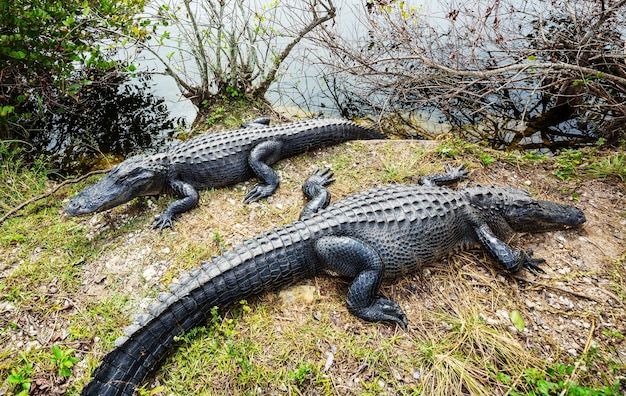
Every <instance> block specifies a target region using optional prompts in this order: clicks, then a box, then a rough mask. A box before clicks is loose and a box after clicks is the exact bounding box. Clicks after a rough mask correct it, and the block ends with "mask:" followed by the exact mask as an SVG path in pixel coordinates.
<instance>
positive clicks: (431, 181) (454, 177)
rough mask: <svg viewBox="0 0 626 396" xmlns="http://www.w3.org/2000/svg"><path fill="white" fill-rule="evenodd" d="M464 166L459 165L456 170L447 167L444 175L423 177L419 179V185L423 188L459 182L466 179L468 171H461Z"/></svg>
mask: <svg viewBox="0 0 626 396" xmlns="http://www.w3.org/2000/svg"><path fill="white" fill-rule="evenodd" d="M464 167H465V165H463V164H461V165H460V166H457V167H456V168H454V167H451V166H447V167H446V173H443V174H435V175H430V176H424V177H422V178H420V180H419V183H420V184H422V185H424V186H432V187H434V186H441V185H444V184H452V183H456V182H458V181H459V180H463V179H465V178H467V174H468V173H469V171H466V170H463V168H464Z"/></svg>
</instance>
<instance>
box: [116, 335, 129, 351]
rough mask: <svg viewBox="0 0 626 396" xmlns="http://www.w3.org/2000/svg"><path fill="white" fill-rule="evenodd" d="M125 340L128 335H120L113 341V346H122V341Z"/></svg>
mask: <svg viewBox="0 0 626 396" xmlns="http://www.w3.org/2000/svg"><path fill="white" fill-rule="evenodd" d="M126 340H128V337H127V336H121V337H118V338H117V339H116V340H115V342H114V345H115V347H116V348H119V347H121V346H122V344H124V343H125V342H126Z"/></svg>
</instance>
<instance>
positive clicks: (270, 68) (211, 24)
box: [145, 0, 336, 106]
mask: <svg viewBox="0 0 626 396" xmlns="http://www.w3.org/2000/svg"><path fill="white" fill-rule="evenodd" d="M335 13H336V10H335V6H334V4H333V2H332V0H307V1H305V2H302V1H295V0H293V1H287V2H275V3H272V4H271V5H267V6H261V5H255V3H253V2H248V1H245V0H220V1H217V2H216V1H209V0H201V1H191V0H182V6H181V4H180V2H179V1H178V2H177V1H172V2H171V3H168V4H162V5H161V6H159V8H158V9H157V10H156V11H155V12H154V14H153V15H152V16H151V17H150V18H149V19H148V20H151V21H152V22H151V23H153V33H154V35H153V36H151V39H152V40H148V41H147V42H146V44H145V45H146V47H145V48H146V49H147V50H148V51H150V52H151V53H153V54H154V55H155V57H156V58H157V59H158V60H159V61H160V62H161V63H163V64H164V65H165V72H166V73H167V74H169V75H171V76H172V77H173V78H174V80H175V81H176V82H177V84H178V85H179V86H180V87H181V89H182V91H183V92H184V94H185V95H186V96H187V97H190V98H191V99H192V100H193V101H194V103H195V104H196V105H198V106H201V105H203V104H205V105H206V104H209V103H212V102H214V101H217V100H219V99H223V98H230V99H238V98H242V97H250V98H263V96H264V95H265V93H266V92H267V89H268V88H269V87H270V85H271V84H272V83H273V82H275V81H276V79H277V76H278V75H279V72H280V69H281V67H282V66H283V63H284V62H285V61H286V59H287V58H288V57H289V56H290V54H291V52H292V50H293V49H294V48H295V47H296V46H297V45H298V43H300V41H301V40H302V39H304V38H305V37H306V36H307V35H309V34H310V33H311V32H312V31H313V30H314V29H316V28H317V27H319V26H320V25H322V24H323V23H325V22H327V21H329V20H331V19H332V18H334V17H335ZM225 16H228V17H225ZM170 30H172V32H170ZM173 37H178V38H181V39H179V40H178V41H176V40H174V39H173ZM155 41H156V43H157V45H154V44H155ZM165 51H171V52H168V53H167V54H164V52H165ZM190 58H191V59H190Z"/></svg>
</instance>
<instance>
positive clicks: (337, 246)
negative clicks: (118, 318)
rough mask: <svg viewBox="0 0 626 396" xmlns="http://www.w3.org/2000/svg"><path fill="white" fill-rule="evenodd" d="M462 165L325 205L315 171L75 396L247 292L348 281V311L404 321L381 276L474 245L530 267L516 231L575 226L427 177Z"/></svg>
mask: <svg viewBox="0 0 626 396" xmlns="http://www.w3.org/2000/svg"><path fill="white" fill-rule="evenodd" d="M465 174H466V172H465V171H462V170H461V167H459V168H455V169H451V170H449V171H448V173H447V174H445V175H433V176H428V177H425V178H422V180H421V183H422V184H423V185H390V186H384V187H380V188H376V189H371V190H367V191H364V192H362V193H359V194H355V195H352V196H349V197H347V198H344V199H342V200H339V201H337V202H335V203H334V204H332V205H329V206H328V207H326V208H324V207H325V206H326V205H328V198H329V193H328V191H327V190H326V188H325V187H324V186H325V185H327V184H328V183H330V182H331V181H332V173H330V172H327V171H324V172H316V173H315V174H313V176H311V177H310V178H309V179H308V180H307V182H305V184H304V186H303V192H304V193H305V195H307V197H308V198H310V199H311V200H310V203H309V205H307V207H306V208H305V210H304V213H303V214H302V216H301V219H300V220H298V221H295V222H293V223H291V224H288V225H285V226H283V227H277V228H274V230H272V231H267V232H265V233H264V234H262V235H259V236H256V237H255V238H254V239H252V240H244V241H243V244H241V245H239V246H237V247H235V248H233V249H232V250H229V251H225V252H224V253H223V254H222V255H221V256H219V257H213V259H212V260H211V261H210V262H204V263H202V264H201V266H200V267H199V268H196V269H195V270H192V271H190V272H189V274H188V275H184V276H181V277H180V283H179V284H173V285H170V287H169V291H170V292H169V293H160V294H159V296H158V300H159V302H156V303H154V304H152V305H150V306H149V307H148V310H147V312H146V313H145V314H143V315H140V316H138V317H137V318H136V319H135V322H134V323H133V324H132V325H131V326H129V327H127V328H126V329H125V334H126V335H125V336H123V337H121V338H119V339H118V340H117V341H116V342H115V345H116V347H115V348H114V349H113V350H112V351H111V352H109V353H108V354H107V355H106V356H105V357H104V358H103V359H102V362H101V364H100V366H99V367H98V368H97V369H96V370H95V372H94V373H93V379H92V380H91V382H89V383H88V384H87V386H86V387H85V388H84V389H83V391H82V395H85V396H114V395H132V394H133V391H134V389H135V387H136V386H138V385H139V384H140V383H141V382H143V381H144V380H145V378H146V376H148V375H149V374H150V373H151V372H152V371H154V370H155V369H156V368H158V367H159V365H160V364H161V363H162V362H163V360H164V359H165V358H166V357H167V356H168V354H169V353H170V352H171V351H172V349H173V348H174V345H175V340H176V337H178V336H180V335H181V334H183V333H185V332H187V331H189V330H190V329H192V328H193V327H195V326H199V325H201V324H203V323H205V322H206V321H207V319H208V318H210V317H211V310H212V308H213V307H218V308H219V309H220V310H223V309H225V308H228V307H230V306H232V305H234V304H236V303H237V302H239V301H241V300H243V299H248V298H250V297H252V296H255V295H258V294H261V293H264V292H268V291H272V290H277V289H280V288H282V287H285V286H288V285H293V284H295V283H297V282H300V281H302V280H304V279H307V278H310V277H313V276H316V275H318V274H320V273H323V272H330V273H332V274H336V275H340V276H344V277H348V278H351V279H353V281H352V284H351V285H350V287H349V289H348V294H347V297H346V300H347V306H348V310H349V311H350V312H351V313H352V314H354V315H355V316H357V317H359V318H361V319H364V320H367V321H388V322H392V323H396V324H398V325H399V326H401V327H403V328H406V327H407V325H408V320H407V317H406V315H405V314H404V312H403V311H402V308H400V306H399V305H398V304H397V303H396V302H394V301H392V300H390V299H388V298H386V297H383V296H382V295H380V294H379V290H378V289H379V287H380V285H381V282H382V281H383V279H385V278H393V277H397V276H401V275H405V274H408V273H412V272H414V271H416V270H417V269H419V268H420V267H421V266H423V265H425V264H428V263H432V262H435V261H437V260H440V259H441V258H443V257H445V256H447V255H450V254H451V253H453V252H455V251H456V250H458V249H462V248H468V247H472V246H482V247H483V248H484V249H486V250H487V252H489V254H490V255H491V256H492V257H493V258H494V259H495V260H496V261H498V262H499V263H500V264H501V265H502V266H503V267H504V268H505V269H506V270H508V271H511V272H515V271H519V270H520V269H521V268H526V269H528V270H530V271H532V272H533V273H536V272H537V271H540V270H541V269H540V267H539V264H540V263H542V262H543V261H544V260H543V259H538V258H533V257H532V251H530V250H529V251H526V252H525V251H522V250H520V249H514V248H511V247H510V246H509V245H507V244H506V243H505V242H504V240H506V238H508V237H509V236H510V234H511V233H513V232H514V231H518V232H539V231H550V230H558V229H563V228H567V227H573V226H577V225H580V224H582V223H584V222H585V216H584V214H583V213H582V211H580V210H579V209H578V208H576V207H574V206H568V205H561V204H557V203H553V202H548V201H541V200H537V199H534V198H532V197H531V196H530V195H529V194H528V193H527V192H526V191H522V190H515V189H511V188H499V187H468V188H464V189H462V190H456V191H455V190H452V189H448V188H445V187H438V186H436V184H442V183H446V182H452V181H455V180H458V179H461V178H463V177H465Z"/></svg>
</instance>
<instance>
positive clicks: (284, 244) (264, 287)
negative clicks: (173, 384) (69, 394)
mask: <svg viewBox="0 0 626 396" xmlns="http://www.w3.org/2000/svg"><path fill="white" fill-rule="evenodd" d="M309 225H310V224H309ZM311 235H312V232H311V230H310V229H309V227H307V225H305V223H302V222H295V223H292V224H290V225H287V226H285V227H282V228H276V229H274V231H270V232H266V233H264V234H263V235H261V236H257V237H255V238H254V239H253V240H247V241H244V243H243V244H242V245H240V246H238V247H236V248H234V249H233V250H230V251H227V252H225V253H224V254H223V255H222V256H219V257H214V258H213V259H212V261H210V262H205V263H202V265H201V267H200V268H197V269H195V270H192V271H190V273H189V276H183V277H181V278H180V284H174V285H171V286H170V292H171V293H161V294H160V295H159V302H158V303H155V304H152V305H151V306H150V307H148V312H147V313H146V314H143V315H140V316H138V317H137V319H136V320H135V323H134V324H133V325H131V326H129V327H128V328H126V330H125V333H126V336H124V337H121V338H120V339H118V340H117V341H116V342H115V344H116V347H115V348H114V349H113V350H112V351H111V352H109V353H108V354H107V355H106V356H105V357H104V358H103V360H102V362H101V364H100V366H99V367H98V368H97V369H96V370H95V372H94V373H93V376H92V380H91V382H89V384H87V386H86V387H85V388H84V389H83V391H82V393H81V395H88V396H95V395H98V396H113V395H129V396H130V395H132V394H133V391H134V389H135V387H137V386H138V385H140V384H141V383H142V382H143V381H144V380H145V378H146V377H147V376H148V375H149V374H150V373H151V372H153V371H154V370H155V369H157V368H158V367H159V366H160V365H161V364H162V362H163V361H164V360H165V358H166V357H167V356H168V355H169V354H170V352H171V351H172V349H173V348H174V344H175V338H176V337H177V336H179V335H181V334H183V333H184V332H186V331H188V330H190V329H192V328H193V327H195V326H198V325H201V324H203V323H206V321H207V319H208V318H209V317H210V316H211V309H212V308H213V307H218V308H220V309H223V308H227V307H229V306H232V305H234V304H236V303H237V302H239V301H241V300H242V299H246V298H249V297H252V296H254V295H257V294H260V293H262V292H265V291H269V290H276V289H279V288H281V287H283V286H286V285H290V284H294V283H296V282H298V281H300V280H303V279H306V278H309V277H312V276H315V274H316V273H317V269H316V268H317V265H316V259H315V257H314V253H312V252H313V249H312V246H310V245H309V243H310V237H311Z"/></svg>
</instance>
